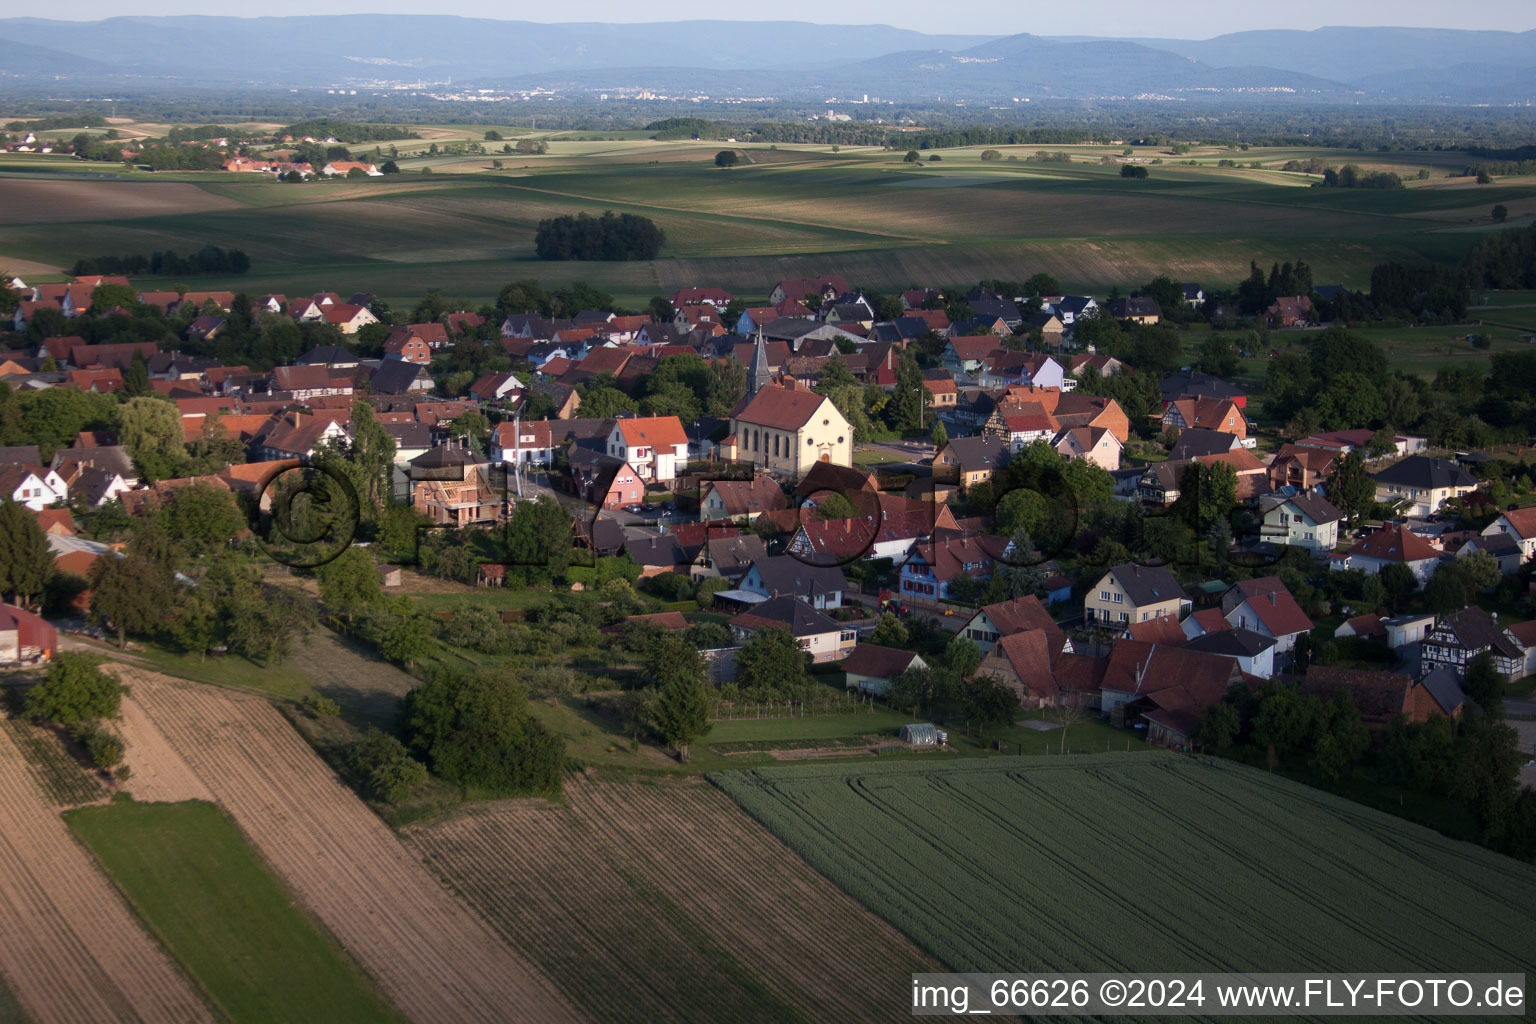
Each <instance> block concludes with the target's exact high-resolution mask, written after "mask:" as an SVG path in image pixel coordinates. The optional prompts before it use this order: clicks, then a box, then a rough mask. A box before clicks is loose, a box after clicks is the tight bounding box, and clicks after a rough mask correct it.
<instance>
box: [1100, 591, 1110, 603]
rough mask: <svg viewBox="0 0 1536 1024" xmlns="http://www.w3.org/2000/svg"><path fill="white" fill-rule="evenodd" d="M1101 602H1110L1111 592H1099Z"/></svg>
mask: <svg viewBox="0 0 1536 1024" xmlns="http://www.w3.org/2000/svg"><path fill="white" fill-rule="evenodd" d="M1099 600H1100V601H1108V600H1109V591H1107V590H1101V591H1099Z"/></svg>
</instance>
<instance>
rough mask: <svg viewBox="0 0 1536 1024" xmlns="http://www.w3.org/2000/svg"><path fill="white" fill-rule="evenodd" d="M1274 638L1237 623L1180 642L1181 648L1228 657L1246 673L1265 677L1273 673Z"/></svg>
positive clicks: (1260, 677)
mask: <svg viewBox="0 0 1536 1024" xmlns="http://www.w3.org/2000/svg"><path fill="white" fill-rule="evenodd" d="M1275 645H1276V641H1275V638H1274V637H1269V636H1265V635H1264V634H1262V633H1259V632H1256V631H1254V630H1251V629H1245V628H1243V627H1242V626H1237V627H1234V628H1231V629H1218V630H1213V631H1211V632H1209V633H1201V634H1200V635H1199V636H1196V637H1193V638H1191V639H1189V640H1186V641H1185V642H1184V649H1185V650H1187V651H1197V652H1199V653H1201V654H1219V655H1221V656H1222V657H1223V658H1231V659H1232V660H1234V661H1236V662H1237V667H1238V668H1240V669H1242V670H1243V672H1244V673H1246V674H1247V675H1250V676H1256V677H1258V678H1259V679H1268V678H1270V677H1271V676H1273V675H1274V674H1275Z"/></svg>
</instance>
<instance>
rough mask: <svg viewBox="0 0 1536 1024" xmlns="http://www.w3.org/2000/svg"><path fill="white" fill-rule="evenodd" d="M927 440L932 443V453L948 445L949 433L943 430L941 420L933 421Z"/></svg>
mask: <svg viewBox="0 0 1536 1024" xmlns="http://www.w3.org/2000/svg"><path fill="white" fill-rule="evenodd" d="M928 440H930V441H932V442H933V450H934V451H939V450H941V449H942V448H943V447H944V446H945V445H947V444H949V431H947V430H945V429H944V421H943V420H940V419H935V420H934V421H933V430H932V432H930V433H929V435H928Z"/></svg>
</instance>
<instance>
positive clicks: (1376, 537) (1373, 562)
mask: <svg viewBox="0 0 1536 1024" xmlns="http://www.w3.org/2000/svg"><path fill="white" fill-rule="evenodd" d="M1444 556H1445V552H1443V551H1441V550H1440V549H1439V548H1437V547H1434V546H1433V545H1431V544H1430V543H1429V541H1427V540H1425V539H1424V538H1423V537H1420V536H1419V535H1418V534H1416V533H1414V532H1413V531H1411V530H1409V529H1408V527H1406V526H1404V525H1403V524H1402V523H1388V524H1386V525H1385V526H1383V527H1382V528H1381V529H1379V530H1374V531H1372V532H1371V533H1368V534H1366V535H1365V536H1364V537H1361V538H1360V539H1359V540H1358V541H1356V542H1355V545H1354V547H1352V548H1350V549H1349V554H1348V556H1347V557H1346V559H1345V560H1344V564H1343V566H1341V568H1346V569H1359V570H1361V571H1363V572H1368V573H1371V574H1373V575H1374V574H1375V573H1379V572H1381V570H1382V568H1383V567H1385V566H1387V565H1391V564H1394V563H1395V564H1399V565H1405V566H1407V567H1408V570H1409V571H1410V572H1412V573H1413V578H1414V579H1416V580H1418V581H1419V584H1420V585H1421V586H1422V585H1423V584H1424V583H1426V582H1428V580H1429V578H1430V577H1431V576H1433V575H1434V574H1435V569H1436V567H1438V566H1439V564H1440V559H1441V558H1443V557H1444Z"/></svg>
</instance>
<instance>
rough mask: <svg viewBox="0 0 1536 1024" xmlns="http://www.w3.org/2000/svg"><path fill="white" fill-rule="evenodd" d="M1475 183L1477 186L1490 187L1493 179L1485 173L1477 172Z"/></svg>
mask: <svg viewBox="0 0 1536 1024" xmlns="http://www.w3.org/2000/svg"><path fill="white" fill-rule="evenodd" d="M1477 183H1478V184H1479V185H1492V184H1493V177H1492V176H1491V175H1490V174H1489V173H1488V172H1487V171H1478V172H1477Z"/></svg>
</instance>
